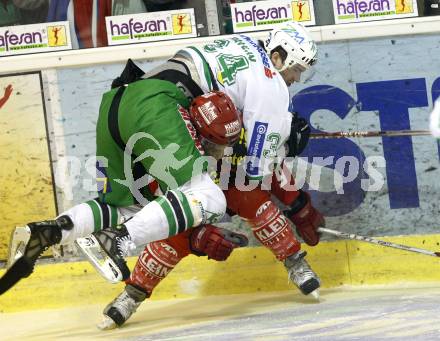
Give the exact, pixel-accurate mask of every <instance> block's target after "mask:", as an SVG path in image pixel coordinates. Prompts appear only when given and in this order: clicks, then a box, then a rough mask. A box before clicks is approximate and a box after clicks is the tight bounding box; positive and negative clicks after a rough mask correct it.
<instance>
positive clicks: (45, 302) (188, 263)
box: [0, 234, 440, 313]
mask: <svg viewBox="0 0 440 341" xmlns="http://www.w3.org/2000/svg"><path fill="white" fill-rule="evenodd" d="M382 239H383V240H388V241H392V242H395V243H400V244H405V245H410V246H415V247H420V248H424V249H428V250H433V251H436V250H440V246H439V244H440V235H437V234H436V235H423V236H405V237H390V238H382ZM304 249H306V250H307V252H308V256H307V260H308V261H309V263H310V264H311V266H312V267H313V269H314V270H315V271H316V272H317V273H318V274H319V276H320V277H321V282H322V286H323V287H324V288H330V287H337V286H341V285H373V284H391V283H396V282H432V281H440V259H437V258H435V257H429V256H424V255H419V254H416V253H411V252H407V251H400V250H396V249H391V248H385V247H381V246H376V245H372V244H368V243H365V242H358V241H332V242H321V243H320V244H319V245H318V246H316V247H313V248H311V247H307V246H305V247H304ZM135 261H136V258H131V259H129V264H130V266H131V267H133V266H134V263H135ZM3 273H4V270H2V271H0V275H2V274H3ZM122 288H123V284H117V285H111V284H109V283H107V282H106V281H105V280H104V279H102V278H101V277H100V276H99V275H98V274H97V273H96V272H95V271H94V269H93V268H92V267H91V266H90V265H89V264H88V263H87V262H72V263H56V264H46V265H40V266H37V267H36V270H35V272H34V273H33V274H32V275H31V276H30V277H29V278H26V279H23V280H22V281H21V282H20V283H18V284H17V285H16V286H15V287H14V288H13V289H11V290H10V291H9V292H7V293H5V294H4V295H2V296H0V312H4V313H5V312H16V311H24V310H33V309H47V308H61V307H66V306H79V305H86V304H101V303H102V304H105V303H108V302H109V301H110V300H112V299H113V298H114V297H115V296H116V295H117V294H118V293H119V292H120V291H121V290H122ZM283 290H296V289H295V288H294V287H293V285H292V284H289V283H288V281H287V275H286V271H285V270H284V267H283V265H282V264H281V263H280V262H278V261H277V260H276V259H275V258H274V257H273V255H272V254H271V253H270V251H268V250H267V249H265V248H263V247H254V248H244V249H238V250H235V251H234V253H233V254H232V256H231V257H230V258H229V259H228V261H226V262H215V261H212V260H207V259H206V257H196V256H192V255H191V256H188V257H186V258H185V259H184V260H182V261H181V262H180V263H179V264H178V265H177V266H176V268H175V269H174V270H173V271H172V272H171V273H170V275H168V277H167V278H166V279H165V280H163V281H162V283H161V284H160V285H159V286H158V287H157V289H156V290H155V292H154V295H153V296H152V299H170V298H187V297H196V296H207V295H225V294H242V293H252V292H258V291H264V292H272V291H273V292H275V291H283Z"/></svg>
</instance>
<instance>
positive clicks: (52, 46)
mask: <svg viewBox="0 0 440 341" xmlns="http://www.w3.org/2000/svg"><path fill="white" fill-rule="evenodd" d="M71 48H72V43H71V40H70V31H69V22H68V21H60V22H51V23H44V24H36V25H21V26H7V27H1V28H0V57H2V56H11V55H17V54H26V53H35V52H52V51H60V50H70V49H71Z"/></svg>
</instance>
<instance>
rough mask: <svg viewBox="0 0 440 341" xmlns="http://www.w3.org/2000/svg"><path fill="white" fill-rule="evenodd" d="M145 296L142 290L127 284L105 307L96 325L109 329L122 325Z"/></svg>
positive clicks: (102, 328)
mask: <svg viewBox="0 0 440 341" xmlns="http://www.w3.org/2000/svg"><path fill="white" fill-rule="evenodd" d="M147 297H149V295H147V294H146V293H145V292H143V291H142V290H139V289H137V288H135V287H134V286H132V285H130V284H127V285H126V287H125V289H124V291H122V292H121V293H120V294H119V295H118V296H117V297H116V298H115V299H114V300H113V301H111V302H110V303H109V304H108V305H107V306H106V307H105V309H104V311H103V313H104V318H103V320H102V321H101V323H99V324H98V325H97V327H98V328H99V329H101V330H109V329H114V328H116V327H117V326H118V327H120V326H122V325H123V324H124V323H125V322H126V321H127V320H128V319H129V318H130V316H131V315H132V314H133V313H135V312H136V309H137V308H138V307H139V306H140V304H141V303H142V302H143V301H144V300H145V299H146V298H147Z"/></svg>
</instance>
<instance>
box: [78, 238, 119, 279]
mask: <svg viewBox="0 0 440 341" xmlns="http://www.w3.org/2000/svg"><path fill="white" fill-rule="evenodd" d="M75 245H76V246H77V247H78V249H79V250H80V251H81V252H82V253H83V254H84V256H86V257H87V260H88V261H89V262H90V263H91V264H92V265H93V267H94V268H95V269H96V271H98V272H99V274H100V275H101V276H102V277H104V278H105V279H106V280H107V281H109V282H110V283H113V284H116V283H119V282H121V281H122V280H123V276H122V272H121V270H119V267H118V266H117V265H116V264H115V263H114V262H113V260H112V259H111V258H110V257H108V256H107V254H106V253H105V252H104V251H103V250H102V248H101V245H99V242H98V241H97V240H96V238H95V236H94V235H91V236H89V237H85V238H78V239H77V240H75Z"/></svg>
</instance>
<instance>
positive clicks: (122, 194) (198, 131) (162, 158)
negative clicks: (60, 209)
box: [0, 79, 247, 294]
mask: <svg viewBox="0 0 440 341" xmlns="http://www.w3.org/2000/svg"><path fill="white" fill-rule="evenodd" d="M188 109H189V110H188ZM240 130H241V121H240V113H239V112H238V111H237V109H236V108H235V106H234V105H233V103H232V101H231V100H230V99H229V97H228V96H226V95H225V94H223V93H221V92H212V93H209V94H205V95H201V96H199V97H197V98H195V100H194V101H192V104H191V105H190V100H189V99H188V98H187V97H186V96H184V94H183V93H182V92H181V91H180V90H179V89H178V88H177V87H176V86H175V85H174V84H172V83H170V82H168V81H164V80H159V79H145V80H138V81H136V82H131V83H129V84H128V83H125V84H122V85H119V86H118V85H117V84H115V85H114V88H113V89H112V90H111V91H109V92H107V93H105V94H104V96H103V99H102V102H101V106H100V112H99V118H98V122H97V132H96V138H97V140H96V141H97V155H98V157H97V158H98V160H99V161H98V167H97V168H98V172H99V176H98V180H99V181H100V182H101V183H102V184H103V186H102V188H101V190H100V195H99V198H98V199H96V200H91V201H89V202H86V203H83V204H80V205H77V206H75V207H73V208H71V209H69V210H67V211H66V212H64V213H62V214H61V215H60V216H59V217H58V218H57V219H56V220H49V221H42V222H36V223H30V224H28V225H27V226H25V227H23V228H17V229H16V231H15V233H14V234H13V235H14V236H13V238H12V242H11V246H12V247H11V248H10V257H9V265H10V268H9V270H8V271H7V272H6V274H5V275H4V276H3V277H2V278H1V279H0V294H2V293H4V292H5V291H6V290H8V289H9V288H10V287H12V286H13V285H14V284H15V283H16V282H17V281H18V280H19V279H20V278H22V277H27V276H29V275H30V274H31V273H32V271H33V267H34V264H35V262H36V260H37V259H38V257H39V256H40V255H41V253H42V252H43V251H44V250H45V249H47V248H48V247H49V246H52V245H55V244H67V243H71V242H74V241H75V240H77V238H79V239H78V240H83V242H84V243H83V244H80V246H81V247H83V248H84V249H85V251H87V250H89V249H90V247H93V246H96V247H98V246H99V245H98V244H100V247H103V248H105V247H107V246H109V249H108V250H106V251H109V253H110V256H115V257H114V258H109V262H113V263H112V264H111V265H108V263H106V265H107V266H103V265H102V264H101V263H98V262H97V263H95V264H94V265H95V266H96V267H97V269H98V271H100V272H101V273H102V274H103V275H104V276H105V277H106V278H107V279H109V280H112V281H119V280H122V279H125V278H127V277H128V276H129V270H128V268H127V267H126V264H125V261H124V259H123V257H122V255H123V253H124V252H126V251H127V249H129V248H130V247H132V246H138V245H142V244H146V243H148V242H151V241H155V240H160V239H164V238H167V237H170V236H174V235H177V234H179V233H182V232H184V231H186V230H188V229H191V228H192V227H196V228H195V229H194V231H193V233H191V235H192V237H193V238H195V239H197V240H198V241H202V243H201V244H200V243H199V244H198V245H197V247H196V249H195V252H201V253H202V254H207V255H209V256H210V257H212V258H214V259H218V260H224V259H226V258H227V256H228V255H229V254H230V252H231V251H232V249H233V248H234V247H237V246H243V245H244V244H246V243H247V240H246V238H245V237H244V236H241V235H239V234H234V233H230V232H229V231H227V230H224V229H219V228H216V227H215V226H212V225H210V223H213V222H215V220H216V219H217V218H219V217H220V218H221V217H222V216H223V214H224V212H225V206H226V203H225V198H224V195H223V193H222V191H221V190H220V189H219V188H218V186H217V185H216V184H215V183H214V182H213V180H212V179H211V178H210V177H209V176H208V174H206V172H205V170H204V168H203V167H202V165H203V164H204V162H203V161H204V159H203V158H202V156H203V155H204V153H205V150H206V152H207V154H213V155H222V154H223V149H224V148H225V147H226V146H229V145H231V144H233V143H234V142H235V141H236V140H237V139H238V138H239V134H240ZM201 161H202V162H201ZM205 224H206V225H207V226H208V228H204V229H203V228H197V227H198V226H202V227H203V225H205ZM110 227H114V228H110ZM103 228H109V229H107V230H105V232H104V233H102V234H99V235H98V234H97V238H95V239H92V238H85V239H81V238H80V237H86V236H88V235H90V234H91V233H92V232H94V231H95V232H96V231H98V230H100V229H103ZM110 237H115V238H113V239H111V238H110ZM93 242H95V243H96V245H92V244H93ZM194 245H195V244H194ZM110 251H111V252H113V253H111V252H110Z"/></svg>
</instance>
